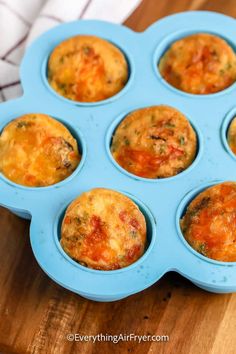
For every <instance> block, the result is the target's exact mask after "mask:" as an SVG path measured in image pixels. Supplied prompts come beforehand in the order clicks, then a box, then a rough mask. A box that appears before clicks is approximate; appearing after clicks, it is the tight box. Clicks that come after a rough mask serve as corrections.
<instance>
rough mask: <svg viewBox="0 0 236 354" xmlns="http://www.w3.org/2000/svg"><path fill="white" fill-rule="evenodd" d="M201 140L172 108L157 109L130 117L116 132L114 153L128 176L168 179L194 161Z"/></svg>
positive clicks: (180, 114) (144, 109) (158, 107)
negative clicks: (198, 140) (129, 174)
mask: <svg viewBox="0 0 236 354" xmlns="http://www.w3.org/2000/svg"><path fill="white" fill-rule="evenodd" d="M196 151H197V137H196V133H195V131H194V129H193V128H192V126H191V124H190V123H189V121H188V120H187V118H186V117H185V116H184V115H183V114H182V113H180V112H179V111H177V110H176V109H174V108H172V107H169V106H164V105H163V106H162V105H161V106H153V107H148V108H142V109H138V110H136V111H134V112H132V113H130V114H128V115H127V116H126V117H125V118H124V119H123V121H122V122H121V123H120V124H119V125H118V127H117V129H116V130H115V132H114V135H113V139H112V143H111V153H112V155H113V157H114V159H115V160H116V162H117V163H118V164H119V165H120V166H121V167H123V168H124V169H125V170H127V171H128V172H130V173H132V174H134V175H137V176H140V177H145V178H152V179H155V178H166V177H171V176H174V175H177V174H178V173H180V172H182V171H183V170H185V169H186V168H187V167H188V166H189V165H190V164H191V163H192V162H193V160H194V158H195V156H196Z"/></svg>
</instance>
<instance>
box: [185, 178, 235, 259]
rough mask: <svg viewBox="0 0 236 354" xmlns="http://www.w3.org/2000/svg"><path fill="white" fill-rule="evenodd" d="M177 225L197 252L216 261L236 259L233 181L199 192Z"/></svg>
mask: <svg viewBox="0 0 236 354" xmlns="http://www.w3.org/2000/svg"><path fill="white" fill-rule="evenodd" d="M180 225H181V229H182V233H183V235H184V237H185V239H186V240H187V242H188V243H189V244H190V246H192V247H193V248H194V249H195V250H196V251H197V252H199V253H201V254H202V255H204V256H205V257H208V258H212V259H215V260H217V261H223V262H235V261H236V232H235V230H236V183H235V182H224V183H220V184H217V185H214V186H212V187H210V188H207V189H206V190H204V191H203V192H201V193H200V194H198V196H197V197H196V198H194V200H193V201H192V202H191V203H190V204H189V206H188V208H187V210H186V213H185V215H184V216H183V218H182V219H181V221H180Z"/></svg>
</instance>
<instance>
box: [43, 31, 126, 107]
mask: <svg viewBox="0 0 236 354" xmlns="http://www.w3.org/2000/svg"><path fill="white" fill-rule="evenodd" d="M127 80H128V64H127V62H126V59H125V57H124V55H123V53H122V52H121V51H120V50H119V49H118V48H117V47H115V46H114V45H113V44H111V43H109V42H108V41H105V40H103V39H101V38H98V37H95V36H85V35H84V36H82V35H80V36H76V37H72V38H69V39H67V40H65V41H63V42H62V43H60V44H59V45H58V46H57V47H56V48H55V49H54V50H53V52H52V54H51V55H50V58H49V61H48V81H49V84H50V85H51V86H52V88H53V89H54V90H55V91H56V92H57V93H59V94H60V95H62V96H64V97H66V98H69V99H71V100H74V101H80V102H97V101H101V100H104V99H106V98H109V97H111V96H113V95H115V94H116V93H118V92H119V91H120V90H121V89H122V88H123V87H124V86H125V84H126V82H127Z"/></svg>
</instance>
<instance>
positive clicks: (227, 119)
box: [221, 107, 236, 162]
mask: <svg viewBox="0 0 236 354" xmlns="http://www.w3.org/2000/svg"><path fill="white" fill-rule="evenodd" d="M235 117H236V107H234V108H233V109H232V110H231V111H230V112H229V113H227V115H226V117H225V119H224V121H223V124H222V127H221V139H222V143H223V145H224V148H225V150H226V151H227V152H228V154H229V155H230V156H231V157H232V158H233V159H234V160H235V162H236V155H235V154H234V153H233V151H232V150H231V148H230V146H229V143H228V138H227V135H228V130H229V127H230V124H231V122H232V121H233V119H234V118H235Z"/></svg>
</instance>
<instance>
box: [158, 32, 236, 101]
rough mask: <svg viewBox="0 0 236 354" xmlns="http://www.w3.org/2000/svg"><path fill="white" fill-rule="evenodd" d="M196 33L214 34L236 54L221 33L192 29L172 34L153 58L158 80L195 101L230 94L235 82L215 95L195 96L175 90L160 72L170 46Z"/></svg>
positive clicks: (233, 47)
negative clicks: (164, 56) (160, 64)
mask: <svg viewBox="0 0 236 354" xmlns="http://www.w3.org/2000/svg"><path fill="white" fill-rule="evenodd" d="M196 33H207V34H212V35H216V36H218V37H220V38H222V39H224V40H225V41H226V42H227V43H228V44H229V45H230V46H231V47H232V49H233V50H234V51H235V52H236V45H235V44H234V43H233V42H232V41H231V40H229V39H228V38H226V37H225V36H222V34H221V33H220V32H216V31H210V30H208V29H205V30H204V29H202V28H201V29H197V28H196V29H191V30H182V31H176V32H175V33H171V34H169V35H167V36H166V37H165V38H164V39H163V40H162V41H161V42H160V43H158V44H157V46H156V49H155V52H154V56H153V70H154V72H155V74H156V76H157V78H158V80H159V81H160V82H161V83H162V84H163V85H164V86H165V87H166V88H168V89H169V90H171V91H172V92H174V93H176V94H179V95H183V96H185V97H189V98H194V99H209V98H211V99H212V98H216V97H217V96H221V95H224V94H226V93H229V92H230V91H232V90H234V89H235V88H236V82H234V83H233V84H232V85H230V86H229V87H227V88H225V89H223V90H221V91H218V92H215V93H210V94H193V93H188V92H185V91H182V90H180V89H178V88H175V87H174V86H172V85H171V84H169V83H168V82H167V81H166V80H165V79H164V78H163V77H162V75H161V73H160V71H159V67H158V66H159V63H160V60H161V58H162V57H163V55H164V54H165V53H166V51H167V50H168V49H169V48H170V46H171V45H172V44H173V43H175V42H176V41H178V40H179V39H182V38H184V37H187V36H189V35H192V34H196Z"/></svg>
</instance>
